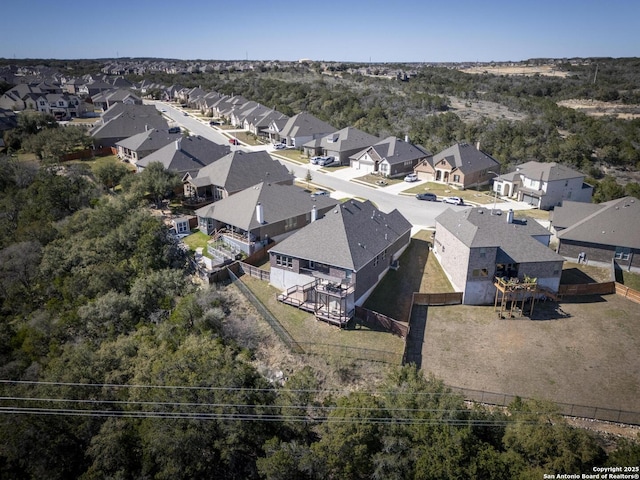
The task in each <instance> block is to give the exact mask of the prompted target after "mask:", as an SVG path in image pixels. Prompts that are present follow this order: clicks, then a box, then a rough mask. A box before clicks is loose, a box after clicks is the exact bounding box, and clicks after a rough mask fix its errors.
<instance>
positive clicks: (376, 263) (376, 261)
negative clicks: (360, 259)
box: [373, 255, 380, 267]
mask: <svg viewBox="0 0 640 480" xmlns="http://www.w3.org/2000/svg"><path fill="white" fill-rule="evenodd" d="M379 261H380V255H376V256H375V257H374V259H373V266H374V267H377V266H378V262H379Z"/></svg>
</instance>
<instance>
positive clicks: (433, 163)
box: [415, 143, 500, 189]
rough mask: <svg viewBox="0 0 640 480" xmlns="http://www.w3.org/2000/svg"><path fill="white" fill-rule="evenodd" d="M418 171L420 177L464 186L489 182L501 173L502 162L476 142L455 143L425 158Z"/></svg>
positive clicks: (416, 170) (460, 186) (417, 167)
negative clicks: (471, 143)
mask: <svg viewBox="0 0 640 480" xmlns="http://www.w3.org/2000/svg"><path fill="white" fill-rule="evenodd" d="M415 173H416V174H417V175H418V178H419V179H420V180H427V181H430V182H439V183H446V184H448V185H452V186H454V187H456V188H459V189H465V188H470V187H475V186H479V185H485V184H488V183H489V182H490V181H491V180H492V179H493V178H494V177H495V176H497V175H498V174H499V173H500V162H498V161H497V160H496V159H495V158H493V157H491V156H490V155H487V154H486V153H484V152H483V151H481V150H479V149H478V148H476V147H474V146H473V145H469V144H468V143H456V144H455V145H452V146H451V147H449V148H447V149H445V150H443V151H441V152H439V153H437V154H435V155H433V156H428V157H427V158H425V159H424V160H423V161H421V162H420V163H419V164H418V165H417V166H416V168H415Z"/></svg>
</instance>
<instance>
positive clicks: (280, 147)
mask: <svg viewBox="0 0 640 480" xmlns="http://www.w3.org/2000/svg"><path fill="white" fill-rule="evenodd" d="M273 148H275V149H276V150H284V149H285V148H286V145H285V144H284V143H275V144H274V145H273Z"/></svg>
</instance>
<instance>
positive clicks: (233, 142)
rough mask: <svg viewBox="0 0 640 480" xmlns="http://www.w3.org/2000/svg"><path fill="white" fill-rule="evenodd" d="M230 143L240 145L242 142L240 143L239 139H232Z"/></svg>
mask: <svg viewBox="0 0 640 480" xmlns="http://www.w3.org/2000/svg"><path fill="white" fill-rule="evenodd" d="M229 143H230V144H231V145H239V144H240V142H239V141H238V139H237V138H230V139H229Z"/></svg>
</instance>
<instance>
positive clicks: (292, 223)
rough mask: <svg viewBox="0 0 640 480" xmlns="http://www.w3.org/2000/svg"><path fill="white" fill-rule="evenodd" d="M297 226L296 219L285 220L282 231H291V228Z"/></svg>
mask: <svg viewBox="0 0 640 480" xmlns="http://www.w3.org/2000/svg"><path fill="white" fill-rule="evenodd" d="M297 224H298V218H297V217H293V218H287V219H286V220H285V221H284V229H285V230H291V229H293V228H296V225H297Z"/></svg>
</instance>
